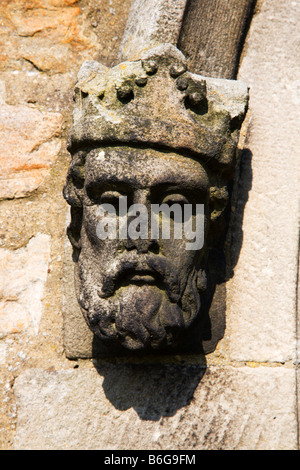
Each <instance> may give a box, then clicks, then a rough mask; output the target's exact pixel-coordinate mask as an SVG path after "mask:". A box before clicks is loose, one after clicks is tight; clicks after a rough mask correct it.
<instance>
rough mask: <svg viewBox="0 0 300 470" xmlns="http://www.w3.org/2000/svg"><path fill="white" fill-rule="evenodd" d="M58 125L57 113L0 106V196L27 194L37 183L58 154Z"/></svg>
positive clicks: (59, 123)
mask: <svg viewBox="0 0 300 470" xmlns="http://www.w3.org/2000/svg"><path fill="white" fill-rule="evenodd" d="M61 125H62V115H61V114H59V113H41V112H40V111H39V110H38V109H34V108H31V107H29V106H22V105H21V106H9V105H6V104H1V105H0V145H1V147H2V148H5V152H3V153H2V154H1V156H0V165H1V177H0V199H5V198H14V197H24V196H28V195H29V194H30V193H31V192H32V191H34V190H35V189H37V188H38V187H39V186H40V185H41V183H42V182H43V180H44V179H45V177H46V176H47V175H48V174H49V170H50V167H51V165H52V164H53V163H54V162H55V160H56V159H57V157H58V153H59V151H60V148H61V142H60V140H59V139H58V137H59V135H60V130H61Z"/></svg>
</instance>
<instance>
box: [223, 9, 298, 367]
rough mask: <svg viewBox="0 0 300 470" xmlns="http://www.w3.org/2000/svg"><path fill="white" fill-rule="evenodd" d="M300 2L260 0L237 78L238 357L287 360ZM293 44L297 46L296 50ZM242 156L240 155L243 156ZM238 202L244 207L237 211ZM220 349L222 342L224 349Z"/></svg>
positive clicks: (230, 330) (233, 322)
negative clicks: (245, 119)
mask: <svg viewBox="0 0 300 470" xmlns="http://www.w3.org/2000/svg"><path fill="white" fill-rule="evenodd" d="M299 21H300V3H299V2H293V1H292V2H288V3H287V2H285V1H283V0H279V1H276V2H273V1H272V0H265V1H264V2H263V4H262V9H261V11H260V13H258V14H257V15H256V16H255V17H254V19H253V22H252V25H251V28H250V33H249V36H248V41H247V46H246V50H245V55H244V58H243V61H242V64H241V68H240V72H239V79H241V80H243V81H246V82H247V83H248V84H249V87H250V105H249V121H250V124H249V128H248V133H247V137H246V142H245V148H246V151H245V152H244V154H243V156H242V159H243V158H244V163H245V158H247V159H248V160H249V162H248V163H247V165H244V168H243V170H244V171H245V172H246V173H247V174H245V175H244V181H246V180H248V182H247V185H248V188H250V191H249V194H248V196H247V197H246V198H245V201H244V204H241V202H242V199H243V193H244V192H245V187H243V186H241V185H240V188H239V194H238V201H240V203H239V205H238V206H237V207H236V211H235V214H236V215H237V217H243V225H242V231H241V232H240V234H239V236H238V237H236V244H237V245H239V246H241V251H240V255H239V259H238V262H237V265H236V267H235V270H234V276H233V279H232V280H231V282H229V283H228V285H227V313H226V320H227V340H226V341H225V342H224V343H223V346H222V347H223V352H224V353H225V351H226V352H228V353H229V357H230V359H232V360H238V361H262V362H264V361H280V362H284V361H290V360H292V361H294V360H295V355H296V328H295V325H296V296H295V295H296V294H295V293H296V283H297V264H298V263H297V261H298V250H299V246H298V237H299V228H298V227H299V225H298V223H299V222H298V221H299V186H300V174H299V169H300V152H299V148H300V145H299V144H300V139H299V124H298V123H299V120H300V107H299V104H300V101H299V84H300V65H299V60H298V55H297V54H298V52H297V50H298V49H299V48H298V46H297V44H299V41H300V33H299V27H298V25H299ZM297 48H298V49H297ZM242 161H243V160H242ZM241 206H245V210H244V214H243V215H242V214H241V213H240V208H241ZM226 348H227V349H226Z"/></svg>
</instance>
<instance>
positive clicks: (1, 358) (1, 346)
mask: <svg viewBox="0 0 300 470" xmlns="http://www.w3.org/2000/svg"><path fill="white" fill-rule="evenodd" d="M6 352H7V345H6V344H5V343H4V342H0V365H1V364H5V362H6Z"/></svg>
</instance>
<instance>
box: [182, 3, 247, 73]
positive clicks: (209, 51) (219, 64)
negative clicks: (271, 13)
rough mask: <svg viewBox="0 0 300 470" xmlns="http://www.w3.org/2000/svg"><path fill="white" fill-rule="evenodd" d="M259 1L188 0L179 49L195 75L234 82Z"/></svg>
mask: <svg viewBox="0 0 300 470" xmlns="http://www.w3.org/2000/svg"><path fill="white" fill-rule="evenodd" d="M255 4H256V0H230V1H228V0H189V2H188V8H187V10H186V14H185V16H184V21H183V24H182V29H181V31H180V38H179V41H178V47H179V49H180V50H181V51H182V52H183V53H184V54H185V55H186V57H187V58H188V61H189V67H190V69H191V70H193V71H194V72H195V73H201V74H202V75H207V76H208V77H219V78H230V79H235V78H236V75H237V72H238V66H239V60H240V54H241V52H242V50H243V46H244V40H245V36H246V33H247V30H248V26H249V24H250V22H251V17H252V14H253V9H254V7H255Z"/></svg>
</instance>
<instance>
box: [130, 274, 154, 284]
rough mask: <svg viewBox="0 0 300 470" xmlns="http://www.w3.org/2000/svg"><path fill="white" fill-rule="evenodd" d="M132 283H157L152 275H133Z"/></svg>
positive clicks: (131, 276) (131, 277)
mask: <svg viewBox="0 0 300 470" xmlns="http://www.w3.org/2000/svg"><path fill="white" fill-rule="evenodd" d="M129 282H130V283H143V284H154V283H155V282H156V279H155V276H154V274H151V273H147V272H145V273H133V274H131V275H130V276H129Z"/></svg>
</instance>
